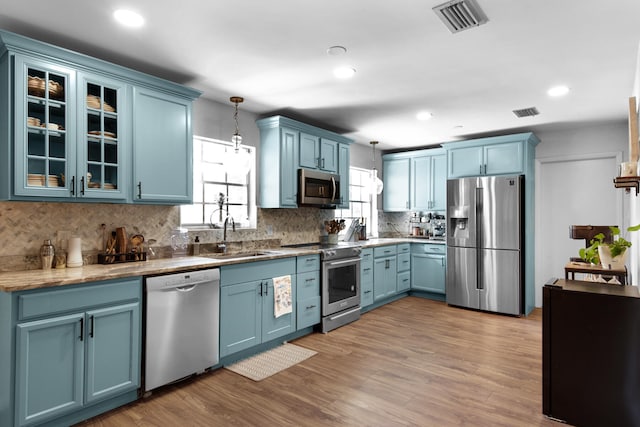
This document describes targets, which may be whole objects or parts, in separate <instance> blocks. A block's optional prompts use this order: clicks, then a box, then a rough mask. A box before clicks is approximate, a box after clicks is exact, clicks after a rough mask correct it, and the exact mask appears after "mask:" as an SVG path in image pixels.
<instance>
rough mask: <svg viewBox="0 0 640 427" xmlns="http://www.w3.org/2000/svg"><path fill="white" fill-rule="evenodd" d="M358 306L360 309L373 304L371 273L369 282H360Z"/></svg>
mask: <svg viewBox="0 0 640 427" xmlns="http://www.w3.org/2000/svg"><path fill="white" fill-rule="evenodd" d="M360 293H361V296H360V305H361V306H362V307H366V306H369V305H371V304H373V273H372V274H371V280H367V281H365V280H361V281H360Z"/></svg>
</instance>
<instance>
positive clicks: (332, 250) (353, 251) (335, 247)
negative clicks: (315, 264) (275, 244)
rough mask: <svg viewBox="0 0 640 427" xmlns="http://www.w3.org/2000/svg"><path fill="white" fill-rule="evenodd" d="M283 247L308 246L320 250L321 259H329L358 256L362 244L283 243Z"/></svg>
mask: <svg viewBox="0 0 640 427" xmlns="http://www.w3.org/2000/svg"><path fill="white" fill-rule="evenodd" d="M283 247H285V248H309V249H316V250H318V251H320V258H321V259H322V260H323V261H330V260H335V259H341V258H351V257H356V256H360V252H362V245H360V244H359V243H357V242H338V243H336V244H325V243H320V242H314V243H297V244H294V245H283Z"/></svg>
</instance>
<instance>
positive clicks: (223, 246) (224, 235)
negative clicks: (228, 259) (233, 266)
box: [218, 215, 236, 254]
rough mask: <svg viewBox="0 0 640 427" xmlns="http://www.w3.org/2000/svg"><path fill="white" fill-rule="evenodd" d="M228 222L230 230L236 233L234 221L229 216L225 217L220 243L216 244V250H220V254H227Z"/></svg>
mask: <svg viewBox="0 0 640 427" xmlns="http://www.w3.org/2000/svg"><path fill="white" fill-rule="evenodd" d="M229 220H231V229H232V230H233V231H236V221H235V220H234V219H233V217H232V216H231V215H227V217H226V218H225V219H224V227H223V228H224V231H223V232H222V243H219V244H218V249H221V250H222V253H225V254H226V253H227V225H228V224H229Z"/></svg>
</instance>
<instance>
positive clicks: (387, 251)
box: [373, 245, 396, 258]
mask: <svg viewBox="0 0 640 427" xmlns="http://www.w3.org/2000/svg"><path fill="white" fill-rule="evenodd" d="M395 254H396V245H390V246H380V247H378V248H373V256H374V258H380V257H384V256H390V255H395Z"/></svg>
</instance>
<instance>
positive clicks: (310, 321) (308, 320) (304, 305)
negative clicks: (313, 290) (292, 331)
mask: <svg viewBox="0 0 640 427" xmlns="http://www.w3.org/2000/svg"><path fill="white" fill-rule="evenodd" d="M296 315H297V317H298V327H297V329H298V330H299V329H303V328H308V327H309V326H313V325H317V324H318V323H320V295H318V296H316V297H311V298H307V299H305V300H303V301H299V302H298V306H297V310H296Z"/></svg>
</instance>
